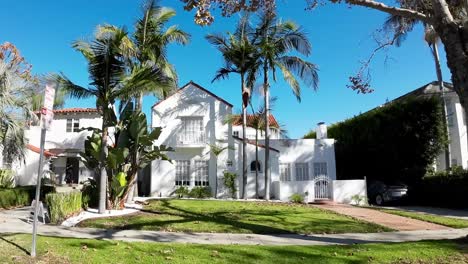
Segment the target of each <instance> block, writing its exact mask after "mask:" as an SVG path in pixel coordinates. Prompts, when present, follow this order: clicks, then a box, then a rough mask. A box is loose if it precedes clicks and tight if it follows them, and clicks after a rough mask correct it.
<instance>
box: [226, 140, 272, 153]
mask: <svg viewBox="0 0 468 264" xmlns="http://www.w3.org/2000/svg"><path fill="white" fill-rule="evenodd" d="M232 138H234V139H236V140H239V141H242V140H243V139H242V138H240V137H236V136H232ZM247 144H250V145H254V146H255V145H257V146H259V147H261V148H266V146H265V145H263V144H256V143H255V141H254V140H250V139H247ZM270 150H273V151H276V152H278V153H279V152H280V151H279V150H277V149H275V148H272V147H270Z"/></svg>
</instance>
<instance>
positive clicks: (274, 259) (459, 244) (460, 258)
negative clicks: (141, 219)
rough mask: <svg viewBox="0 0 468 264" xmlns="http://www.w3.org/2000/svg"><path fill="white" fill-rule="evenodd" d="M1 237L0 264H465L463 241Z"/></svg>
mask: <svg viewBox="0 0 468 264" xmlns="http://www.w3.org/2000/svg"><path fill="white" fill-rule="evenodd" d="M30 246H31V236H30V235H0V263H15V264H21V263H56V264H61V263H115V264H118V263H184V264H190V263H236V264H243V263H249V264H250V263H286V264H287V263H324V264H335V263H349V264H351V263H352V264H359V263H405V264H410V263H414V264H416V263H417V264H426V263H447V264H448V263H468V257H467V249H468V241H466V240H443V241H422V242H408V243H397V244H366V245H352V246H251V245H249V246H240V245H195V244H173V243H172V244H171V243H143V242H132V243H129V242H118V241H109V240H92V239H74V238H56V237H43V236H39V237H38V248H37V259H35V261H32V260H31V258H30V257H29V256H28V254H29V251H28V250H29V249H30Z"/></svg>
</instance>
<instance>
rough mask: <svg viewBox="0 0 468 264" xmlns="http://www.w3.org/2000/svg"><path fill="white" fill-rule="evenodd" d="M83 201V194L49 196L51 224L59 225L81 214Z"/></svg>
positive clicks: (50, 194)
mask: <svg viewBox="0 0 468 264" xmlns="http://www.w3.org/2000/svg"><path fill="white" fill-rule="evenodd" d="M81 199H82V196H81V192H70V193H49V194H47V195H46V203H47V206H48V207H49V215H50V222H51V223H54V224H59V223H61V222H63V221H64V220H65V219H67V218H68V217H70V216H72V215H75V214H77V213H79V212H80V211H81V208H82V200H81Z"/></svg>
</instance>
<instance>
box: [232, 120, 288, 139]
mask: <svg viewBox="0 0 468 264" xmlns="http://www.w3.org/2000/svg"><path fill="white" fill-rule="evenodd" d="M233 117H234V118H233V120H232V135H233V136H235V137H239V138H243V134H242V116H240V115H234V116H233ZM258 118H260V119H261V121H260V122H263V118H264V117H263V116H256V115H247V127H246V131H245V134H246V138H248V139H255V134H257V135H258V139H259V140H264V139H265V130H262V129H258V131H256V129H255V128H254V127H255V125H254V124H255V123H256V122H255V121H256V119H258ZM269 119H270V120H269V121H270V139H280V138H281V127H280V125H279V123H278V121H276V118H275V117H274V116H273V115H271V114H270V116H269Z"/></svg>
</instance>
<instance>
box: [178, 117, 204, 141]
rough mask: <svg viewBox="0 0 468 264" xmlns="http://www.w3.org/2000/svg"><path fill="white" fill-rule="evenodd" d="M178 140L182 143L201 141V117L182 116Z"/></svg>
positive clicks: (202, 139)
mask: <svg viewBox="0 0 468 264" xmlns="http://www.w3.org/2000/svg"><path fill="white" fill-rule="evenodd" d="M181 128H182V129H181V134H180V135H179V139H180V141H182V142H183V143H203V142H204V135H205V133H204V128H203V117H183V118H182V127H181Z"/></svg>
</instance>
